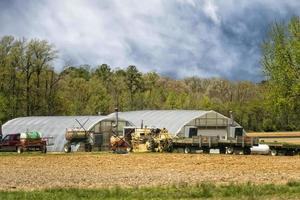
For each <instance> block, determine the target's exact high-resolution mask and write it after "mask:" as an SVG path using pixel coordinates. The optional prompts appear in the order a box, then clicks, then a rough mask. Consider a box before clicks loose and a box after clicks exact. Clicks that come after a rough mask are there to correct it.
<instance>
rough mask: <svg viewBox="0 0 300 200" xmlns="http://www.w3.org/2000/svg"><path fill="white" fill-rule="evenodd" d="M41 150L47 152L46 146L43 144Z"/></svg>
mask: <svg viewBox="0 0 300 200" xmlns="http://www.w3.org/2000/svg"><path fill="white" fill-rule="evenodd" d="M41 152H42V153H47V147H46V146H45V145H43V146H42V148H41Z"/></svg>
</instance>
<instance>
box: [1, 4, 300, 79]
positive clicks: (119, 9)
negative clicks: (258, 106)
mask: <svg viewBox="0 0 300 200" xmlns="http://www.w3.org/2000/svg"><path fill="white" fill-rule="evenodd" d="M12 2H13V3H12ZM274 2H275V1H272V0H267V1H263V3H260V1H258V0H257V1H251V2H249V1H235V0H227V1H212V0H177V1H165V0H143V1H140V0H122V1H120V0H101V1H96V0H89V1H86V0H72V1H71V0H48V1H47V0H28V1H26V2H25V1H17V0H12V1H6V2H5V3H3V2H1V1H0V27H1V29H0V36H1V35H15V36H17V37H23V36H24V37H27V38H33V37H38V38H41V39H47V40H48V41H50V42H51V43H54V44H55V45H56V47H57V49H58V50H59V56H60V58H59V60H57V63H56V68H57V69H61V68H62V66H63V64H64V63H65V62H67V63H72V64H75V65H79V64H91V65H98V64H102V63H107V64H109V65H111V66H112V67H127V66H128V65H131V64H133V65H136V66H137V67H138V68H139V69H140V70H141V71H143V72H147V71H152V70H155V71H157V72H158V73H162V74H168V75H171V76H174V77H175V78H183V77H186V76H194V75H198V76H202V77H210V76H219V77H225V78H233V79H236V78H237V79H248V80H249V79H250V80H259V79H261V77H259V78H257V76H258V74H259V57H260V52H259V48H260V42H261V40H262V38H263V37H264V34H265V32H264V30H265V29H266V27H267V25H269V24H270V22H272V21H273V20H274V19H278V18H279V19H280V18H284V19H285V18H287V17H288V16H289V15H291V14H297V13H298V14H299V10H300V9H299V8H300V5H299V3H297V1H287V3H284V2H282V3H276V6H273V4H274ZM276 2H277V1H276ZM277 4H279V5H277ZM279 10H280V11H281V12H278V11H279ZM278 13H280V14H278Z"/></svg>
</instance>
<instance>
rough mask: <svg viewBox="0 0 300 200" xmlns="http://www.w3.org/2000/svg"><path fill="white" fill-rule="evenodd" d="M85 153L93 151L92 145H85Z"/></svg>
mask: <svg viewBox="0 0 300 200" xmlns="http://www.w3.org/2000/svg"><path fill="white" fill-rule="evenodd" d="M84 150H85V152H91V151H92V145H91V144H85V145H84Z"/></svg>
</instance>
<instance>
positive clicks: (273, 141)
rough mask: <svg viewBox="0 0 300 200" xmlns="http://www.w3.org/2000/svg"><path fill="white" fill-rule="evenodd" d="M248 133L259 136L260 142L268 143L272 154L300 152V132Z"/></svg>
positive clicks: (251, 135)
mask: <svg viewBox="0 0 300 200" xmlns="http://www.w3.org/2000/svg"><path fill="white" fill-rule="evenodd" d="M247 135H248V136H250V137H257V138H259V144H265V145H268V146H269V149H270V154H271V155H272V156H277V155H294V154H299V153H300V132H253V133H247Z"/></svg>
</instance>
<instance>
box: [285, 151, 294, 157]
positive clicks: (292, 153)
mask: <svg viewBox="0 0 300 200" xmlns="http://www.w3.org/2000/svg"><path fill="white" fill-rule="evenodd" d="M285 155H286V156H294V155H295V151H294V150H288V151H286V152H285Z"/></svg>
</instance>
